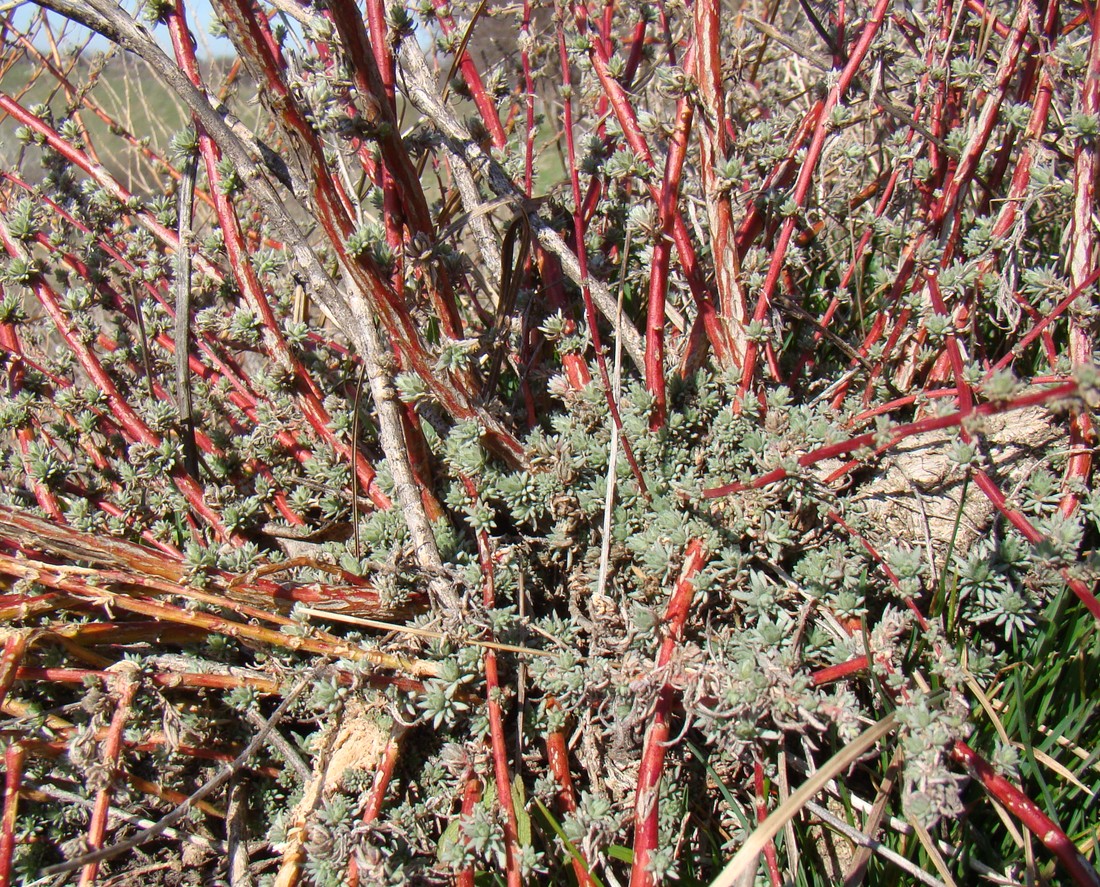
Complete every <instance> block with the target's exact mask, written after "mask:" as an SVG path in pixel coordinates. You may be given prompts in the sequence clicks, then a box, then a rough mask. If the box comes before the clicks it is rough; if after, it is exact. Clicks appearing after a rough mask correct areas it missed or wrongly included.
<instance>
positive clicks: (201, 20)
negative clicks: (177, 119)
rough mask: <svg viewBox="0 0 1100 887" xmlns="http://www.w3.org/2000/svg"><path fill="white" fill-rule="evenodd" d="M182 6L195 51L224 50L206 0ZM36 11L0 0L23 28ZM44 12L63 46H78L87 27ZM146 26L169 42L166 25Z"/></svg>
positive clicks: (130, 3)
mask: <svg viewBox="0 0 1100 887" xmlns="http://www.w3.org/2000/svg"><path fill="white" fill-rule="evenodd" d="M123 5H124V6H125V7H126V8H127V9H130V10H133V9H136V8H137V3H136V2H134V0H123ZM13 7H14V8H13ZM186 7H187V18H188V21H189V22H190V24H191V27H192V29H193V31H194V33H195V38H196V40H197V41H198V48H199V55H200V56H207V57H209V56H212V55H218V54H224V53H225V52H228V50H229V44H228V42H227V41H225V39H224V38H218V39H215V38H213V37H211V36H210V25H211V23H212V22H213V20H214V12H213V9H212V8H211V6H210V2H209V0H186ZM38 11H39V10H38V7H37V6H36V5H35V4H34V3H33V2H32V0H24V2H18V0H8V2H3V0H0V12H3V13H6V14H8V15H10V16H11V18H12V21H13V23H14V24H15V26H16V27H17V28H19V29H20V30H23V29H25V28H26V27H27V26H28V25H29V24H30V22H31V21H32V20H33V19H34V18H35V16H37V15H38ZM48 16H49V19H50V21H51V23H52V24H53V27H54V33H55V34H59V33H64V35H65V38H64V40H63V41H62V49H63V50H64V49H65V48H73V49H75V48H78V47H80V46H82V45H83V44H84V42H85V41H86V40H87V39H88V32H87V30H85V29H84V28H82V27H80V26H79V25H75V24H73V23H72V22H66V20H65V19H64V18H63V17H61V16H59V15H56V14H55V13H52V12H51V13H48ZM150 27H152V28H153V35H154V36H155V37H156V38H157V41H158V42H159V43H160V45H161V46H163V47H165V48H166V49H167V48H170V45H171V44H170V42H169V39H168V30H167V28H165V27H164V26H163V25H157V26H150ZM39 42H41V43H42V44H43V45H42V46H41V47H40V48H45V41H44V40H41V41H39ZM109 45H110V44H109V43H108V41H106V40H104V39H103V38H101V37H95V38H93V39H92V41H91V43H89V44H88V48H89V49H90V50H92V51H95V50H105V49H107V48H108V46H109Z"/></svg>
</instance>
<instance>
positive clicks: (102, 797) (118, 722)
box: [79, 672, 138, 887]
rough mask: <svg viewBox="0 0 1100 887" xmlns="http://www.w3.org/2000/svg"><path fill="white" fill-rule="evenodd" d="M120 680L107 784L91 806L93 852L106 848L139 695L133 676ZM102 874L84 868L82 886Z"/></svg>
mask: <svg viewBox="0 0 1100 887" xmlns="http://www.w3.org/2000/svg"><path fill="white" fill-rule="evenodd" d="M116 677H117V681H118V686H117V693H116V699H117V701H116V703H115V713H114V715H113V716H112V717H111V724H110V727H108V729H107V737H106V739H104V741H103V752H102V754H103V767H104V770H105V771H106V772H105V774H104V775H103V777H102V778H104V779H106V780H107V784H106V785H105V786H104V787H103V788H101V789H99V790H98V791H97V792H96V797H95V802H94V806H93V807H92V816H91V821H90V823H89V825H88V845H89V847H90V848H91V849H92V850H99V849H100V848H101V847H102V846H103V837H104V835H106V833H107V813H108V811H109V810H110V806H111V790H112V784H113V782H114V778H115V774H116V772H117V770H118V757H119V752H120V751H121V749H122V732H123V729H124V728H125V726H126V721H127V720H129V717H130V706H131V704H132V703H133V701H134V693H135V692H137V688H138V681H137V680H135V676H134V675H133V674H130V673H126V672H123V673H120V674H119V675H117V676H116ZM98 873H99V863H98V862H90V863H88V864H87V865H86V866H84V869H83V871H81V873H80V882H79V885H80V887H88V885H91V884H94V883H95V880H96V875H97V874H98Z"/></svg>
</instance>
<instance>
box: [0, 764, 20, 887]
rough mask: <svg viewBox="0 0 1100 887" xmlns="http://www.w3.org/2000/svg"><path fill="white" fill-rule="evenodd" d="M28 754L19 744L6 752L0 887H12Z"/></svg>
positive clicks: (0, 820)
mask: <svg viewBox="0 0 1100 887" xmlns="http://www.w3.org/2000/svg"><path fill="white" fill-rule="evenodd" d="M25 757H26V752H25V751H24V749H23V746H22V745H20V744H19V743H18V742H13V743H12V744H11V745H9V746H8V747H7V748H6V749H5V750H4V814H3V818H2V819H0V887H10V885H11V866H12V861H13V859H14V857H15V821H16V816H17V814H18V812H19V787H20V786H21V785H22V783H23V761H24V759H25Z"/></svg>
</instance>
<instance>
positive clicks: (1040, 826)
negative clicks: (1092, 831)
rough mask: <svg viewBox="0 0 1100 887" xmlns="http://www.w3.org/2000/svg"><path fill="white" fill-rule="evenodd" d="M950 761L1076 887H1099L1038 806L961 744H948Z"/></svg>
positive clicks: (1093, 873)
mask: <svg viewBox="0 0 1100 887" xmlns="http://www.w3.org/2000/svg"><path fill="white" fill-rule="evenodd" d="M950 754H951V757H952V758H953V759H954V760H955V761H957V762H958V763H960V764H962V765H963V766H964V767H966V769H967V771H968V772H969V773H970V775H971V776H973V777H974V779H976V780H977V781H978V782H979V783H980V784H981V786H982V788H984V789H985V790H986V791H987V792H989V794H990V795H992V796H993V797H994V798H996V800H997V801H999V802H1000V803H1001V804H1002V805H1003V806H1004V807H1005V809H1006V810H1008V812H1009V813H1011V814H1012V815H1013V816H1015V817H1016V818H1017V819H1019V820H1020V822H1022V823H1023V824H1024V825H1025V826H1026V827H1027V828H1028V829H1029V830H1030V831H1031V833H1032V834H1034V835H1035V836H1036V837H1037V838H1038V839H1039V840H1040V841H1042V842H1043V844H1044V845H1045V846H1046V848H1047V849H1048V850H1049V851H1050V852H1051V853H1053V854H1054V855H1055V856H1057V857H1058V859H1059V860H1060V861H1061V863H1062V865H1063V866H1064V867H1065V869H1066V872H1067V873H1068V874H1069V876H1070V877H1071V878H1072V879H1073V881H1074V883H1076V884H1078V885H1080V887H1100V874H1097V871H1096V869H1095V868H1093V866H1092V865H1091V864H1090V863H1089V861H1088V860H1087V859H1085V857H1083V856H1082V855H1081V853H1080V852H1079V851H1078V849H1077V848H1076V847H1075V846H1074V844H1073V842H1072V841H1071V840H1070V839H1069V838H1068V837H1067V836H1066V833H1065V832H1064V831H1062V829H1060V828H1059V827H1058V826H1057V825H1056V824H1055V823H1054V821H1053V820H1051V818H1050V817H1049V816H1047V815H1046V814H1045V813H1043V811H1042V810H1040V809H1039V805H1038V804H1036V803H1035V802H1034V801H1032V800H1031V798H1029V797H1028V796H1027V795H1025V794H1024V793H1023V792H1022V791H1020V789H1018V788H1017V787H1016V786H1014V785H1013V784H1012V783H1011V782H1009V781H1008V780H1007V779H1005V778H1004V777H1003V776H1001V775H1000V774H999V773H997V771H996V770H994V769H993V767H991V766H990V765H989V763H988V762H987V761H986V760H985V759H984V758H982V756H981V755H979V754H978V753H977V752H976V751H974V750H973V749H972V748H970V746H968V745H967V744H966V743H965V742H962V741H961V740H956V741H955V742H953V743H952V744H951V748H950Z"/></svg>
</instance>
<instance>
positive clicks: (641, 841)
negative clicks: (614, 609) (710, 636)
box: [630, 539, 707, 887]
mask: <svg viewBox="0 0 1100 887" xmlns="http://www.w3.org/2000/svg"><path fill="white" fill-rule="evenodd" d="M706 557H707V555H706V549H705V548H704V547H703V543H702V542H701V541H699V540H698V539H693V540H691V542H689V543H688V546H687V550H686V552H685V554H684V566H683V568H682V569H681V570H680V578H679V579H678V580H677V582H676V586H675V588H674V589H673V591H672V595H671V597H670V598H669V602H668V609H667V610H666V611H665V618H664V625H665V626H666V631H667V633H666V634H665V638H664V641H662V643H661V650H660V652H659V653H658V655H657V669H658V671H660V670H661V669H664V668H667V667H668V664H669V663H670V662H671V661H672V654H673V651H674V650H675V649H676V644H677V643H678V642H679V641H680V640H681V639H682V637H683V633H684V626H685V625H686V624H687V617H688V612H689V610H690V608H691V599H692V596H693V594H694V592H695V583H694V581H693V580H694V579H695V575H696V574H697V573H698V572H699V570H700V569H702V566H703V564H704V562H705V561H706ZM675 701H676V690H675V689H674V688H673V687H672V685H671V684H669V683H665V685H664V686H663V687H662V688H661V692H660V694H659V695H658V697H657V702H656V703H655V705H654V708H653V715H652V719H651V720H650V724H649V727H648V729H647V730H646V735H645V742H644V745H643V747H642V762H641V767H640V768H639V770H638V787H637V790H636V791H635V795H634V864H633V865H632V866H631V869H630V887H654V885H655V884H656V883H657V882H656V881H655V879H654V877H653V873H652V872H651V871H649V862H650V857H651V856H652V855H653V852H654V851H655V850H656V849H657V845H658V841H659V833H658V824H659V819H660V817H659V813H660V811H659V809H658V800H659V794H660V791H659V790H660V782H661V771H662V770H663V769H664V763H665V750H666V748H667V747H668V738H669V732H670V731H669V728H670V725H671V721H672V709H673V705H674V703H675Z"/></svg>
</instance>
